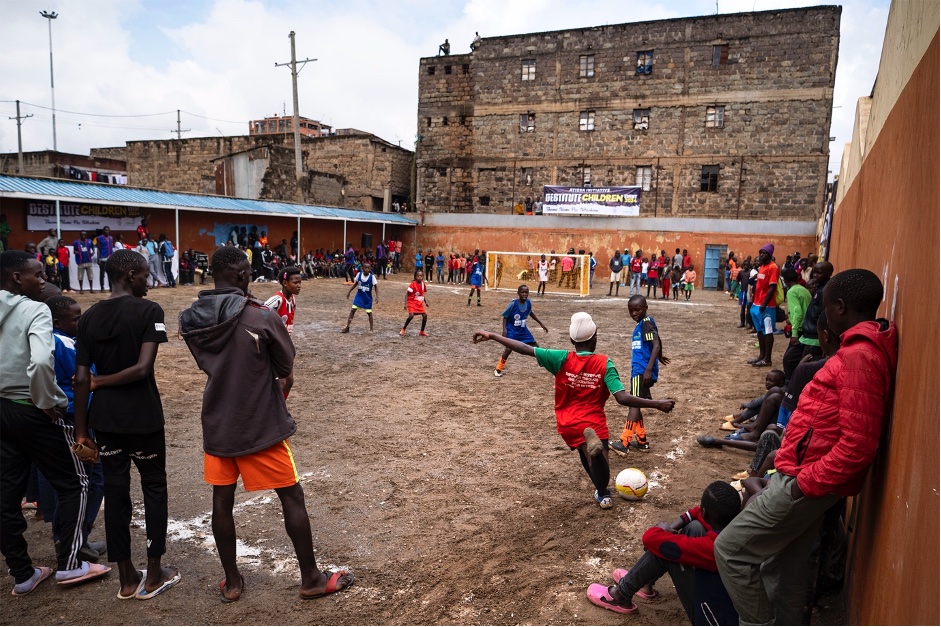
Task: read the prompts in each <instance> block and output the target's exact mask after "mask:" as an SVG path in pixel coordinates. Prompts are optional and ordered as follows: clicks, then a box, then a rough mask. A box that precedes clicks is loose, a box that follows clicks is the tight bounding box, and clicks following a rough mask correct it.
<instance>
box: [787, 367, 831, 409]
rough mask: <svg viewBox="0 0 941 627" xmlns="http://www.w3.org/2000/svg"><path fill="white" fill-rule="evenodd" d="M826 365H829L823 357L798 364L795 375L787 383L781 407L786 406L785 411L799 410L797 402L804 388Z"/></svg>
mask: <svg viewBox="0 0 941 627" xmlns="http://www.w3.org/2000/svg"><path fill="white" fill-rule="evenodd" d="M825 363H827V360H826V359H824V358H822V357H821V358H820V359H814V360H812V361H806V362H804V363H802V364H798V366H797V368H795V369H794V373H793V374H791V380H790V381H788V382H787V390H786V391H785V392H784V400H783V401H781V405H783V406H784V409H789V410H791V411H794V410H795V409H797V401H798V399H799V398H800V395H801V392H802V391H803V390H804V387H806V385H807V384H808V383H810V382H811V381H812V380H813V378H814V375H815V374H817V373H818V372H819V371H820V369H821V368H823V365H824V364H825Z"/></svg>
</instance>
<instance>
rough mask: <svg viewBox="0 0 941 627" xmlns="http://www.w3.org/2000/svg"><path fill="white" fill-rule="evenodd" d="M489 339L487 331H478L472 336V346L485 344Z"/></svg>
mask: <svg viewBox="0 0 941 627" xmlns="http://www.w3.org/2000/svg"><path fill="white" fill-rule="evenodd" d="M489 339H490V333H488V332H487V331H478V332H477V333H475V334H474V337H473V340H474V344H480V343H481V342H486V341H487V340H489Z"/></svg>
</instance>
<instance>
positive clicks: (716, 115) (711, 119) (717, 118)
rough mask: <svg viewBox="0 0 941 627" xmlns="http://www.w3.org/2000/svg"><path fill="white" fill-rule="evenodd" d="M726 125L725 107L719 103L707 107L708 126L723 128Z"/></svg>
mask: <svg viewBox="0 0 941 627" xmlns="http://www.w3.org/2000/svg"><path fill="white" fill-rule="evenodd" d="M723 126H725V107H724V106H722V105H717V106H714V107H706V128H722V127H723Z"/></svg>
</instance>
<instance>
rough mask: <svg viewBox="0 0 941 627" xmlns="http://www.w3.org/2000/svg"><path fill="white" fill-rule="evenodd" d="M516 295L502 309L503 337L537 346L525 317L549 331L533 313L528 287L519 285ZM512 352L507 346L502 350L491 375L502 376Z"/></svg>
mask: <svg viewBox="0 0 941 627" xmlns="http://www.w3.org/2000/svg"><path fill="white" fill-rule="evenodd" d="M516 295H517V297H518V298H516V299H515V300H512V301H510V304H509V305H508V306H507V308H506V309H505V310H504V311H503V337H506V338H509V339H511V340H516V341H517V342H522V343H523V344H527V345H529V346H539V345H538V344H536V340H535V338H533V334H532V332H530V330H529V327H528V326H527V325H526V319H527V318H532V319H533V320H535V321H536V322H538V323H539V326H541V327H542V330H543V331H545V332H546V333H548V332H549V329H547V328H546V325H544V324H543V323H542V322H540V321H539V318H537V317H536V314H534V313H533V301H531V300H529V288H528V287H527V286H525V285H520V286H519V287H518V288H517V290H516ZM512 352H513V351H512V350H511V349H509V348H507V349H505V350H504V351H503V356H502V357H500V361H499V362H497V369H496V370H494V371H493V376H495V377H502V376H503V368H504V367H505V366H506V360H507V359H509V357H510V354H511V353H512Z"/></svg>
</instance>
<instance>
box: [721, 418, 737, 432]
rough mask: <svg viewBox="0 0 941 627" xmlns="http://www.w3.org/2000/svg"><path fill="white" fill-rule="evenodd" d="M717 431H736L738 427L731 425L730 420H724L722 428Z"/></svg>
mask: <svg viewBox="0 0 941 627" xmlns="http://www.w3.org/2000/svg"><path fill="white" fill-rule="evenodd" d="M719 431H738V427H736V426H735V425H733V424H732V421H731V420H726V421H725V422H723V423H722V426H721V427H719Z"/></svg>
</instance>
